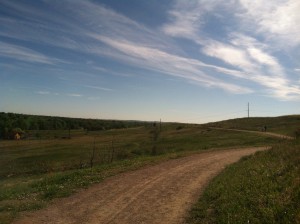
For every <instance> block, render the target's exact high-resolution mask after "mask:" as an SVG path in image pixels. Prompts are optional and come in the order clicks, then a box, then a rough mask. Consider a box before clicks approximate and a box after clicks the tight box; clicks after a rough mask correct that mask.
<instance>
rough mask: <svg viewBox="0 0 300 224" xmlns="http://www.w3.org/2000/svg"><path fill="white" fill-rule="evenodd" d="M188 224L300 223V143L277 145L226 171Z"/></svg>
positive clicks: (210, 189) (244, 159)
mask: <svg viewBox="0 0 300 224" xmlns="http://www.w3.org/2000/svg"><path fill="white" fill-rule="evenodd" d="M187 223H189V224H196V223H300V142H299V141H298V142H295V141H293V142H289V143H286V142H285V143H283V144H278V145H276V146H274V147H273V149H271V150H270V151H264V152H259V153H256V154H255V155H253V156H249V157H246V158H243V159H242V160H241V161H240V162H238V163H236V164H233V165H231V166H229V167H228V168H226V169H225V170H224V171H223V172H222V173H221V174H220V175H219V176H217V177H216V178H215V179H214V180H213V181H212V182H211V183H210V185H209V186H208V187H207V189H206V190H205V192H204V194H203V196H202V197H201V199H200V200H199V201H198V203H197V204H196V205H195V206H194V207H193V209H192V210H191V212H190V217H189V219H188V220H187Z"/></svg>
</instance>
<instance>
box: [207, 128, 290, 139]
mask: <svg viewBox="0 0 300 224" xmlns="http://www.w3.org/2000/svg"><path fill="white" fill-rule="evenodd" d="M211 128H212V129H216V130H227V131H238V132H248V133H255V134H259V135H267V136H272V137H276V138H281V139H287V140H293V139H295V138H294V137H291V136H288V135H281V134H277V133H274V132H263V131H251V130H242V129H233V128H216V127H211Z"/></svg>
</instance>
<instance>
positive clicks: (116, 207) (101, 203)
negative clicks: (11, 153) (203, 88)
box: [15, 147, 266, 224]
mask: <svg viewBox="0 0 300 224" xmlns="http://www.w3.org/2000/svg"><path fill="white" fill-rule="evenodd" d="M265 149H266V147H259V148H244V149H231V150H223V151H210V152H204V153H201V154H196V155H192V156H189V157H184V158H180V159H174V160H170V161H167V162H164V163H161V164H159V165H155V166H152V167H146V168H144V169H141V170H137V171H132V172H127V173H123V174H120V175H117V176H114V177H111V178H108V179H106V180H105V181H103V182H102V183H100V184H96V185H94V186H92V187H90V188H88V189H86V190H82V191H80V192H78V193H76V194H74V195H72V196H71V197H68V198H64V199H59V200H55V201H54V202H53V203H52V204H51V205H50V206H49V207H48V208H46V209H43V210H40V211H37V212H33V213H26V214H23V216H22V217H20V218H19V219H18V220H16V221H15V223H22V224H29V223H30V224H34V223H36V224H37V223H38V224H42V223H47V224H51V223H55V224H58V223H62V224H68V223H89V224H93V223H99V224H100V223H101V224H106V223H109V224H113V223H115V224H122V223H151V224H154V223H165V224H166V223H172V224H174V223H182V222H183V221H184V218H185V215H186V213H187V212H188V211H189V209H190V208H191V206H192V204H193V203H195V201H196V200H197V199H198V197H199V195H200V194H201V192H202V190H203V189H204V187H205V186H206V185H207V183H208V182H209V181H210V180H211V179H212V177H214V176H215V175H216V174H218V173H219V172H220V171H221V170H222V169H224V167H225V166H226V165H228V164H231V163H234V162H236V161H238V160H239V159H240V158H241V157H242V156H246V155H249V154H252V153H254V152H256V151H260V150H265Z"/></svg>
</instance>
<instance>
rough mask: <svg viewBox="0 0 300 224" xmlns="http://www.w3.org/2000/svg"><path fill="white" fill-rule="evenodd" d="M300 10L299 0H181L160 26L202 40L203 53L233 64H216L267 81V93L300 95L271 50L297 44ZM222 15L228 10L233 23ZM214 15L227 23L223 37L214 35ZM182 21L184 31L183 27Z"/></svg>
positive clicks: (241, 76) (234, 73)
mask: <svg viewBox="0 0 300 224" xmlns="http://www.w3.org/2000/svg"><path fill="white" fill-rule="evenodd" d="M229 9H230V10H229ZM299 10H300V2H299V1H297V0H289V1H285V2H283V1H279V0H278V1H272V2H263V1H259V0H254V1H253V0H239V1H226V2H224V1H218V0H214V1H209V3H208V1H206V0H198V1H193V2H192V3H191V2H183V1H180V0H178V1H176V4H175V5H174V7H173V8H172V9H171V10H170V11H169V14H170V22H168V23H167V24H165V25H163V26H162V31H163V32H164V33H166V34H167V35H170V36H173V37H180V38H182V37H184V38H187V39H189V40H191V41H193V42H194V43H196V44H198V45H199V48H200V50H201V52H202V53H203V54H205V55H207V56H210V57H213V58H216V59H219V60H221V61H223V62H225V63H226V64H227V66H226V67H227V68H231V69H230V70H229V71H226V70H227V68H225V67H223V68H221V67H220V66H219V67H218V69H216V70H217V71H219V72H221V73H224V74H227V75H230V76H234V77H237V78H239V79H244V80H249V81H252V82H254V83H256V84H258V85H260V86H263V87H264V88H265V90H263V89H262V91H263V92H265V94H267V95H269V96H273V97H275V98H278V99H282V100H293V99H300V87H299V86H297V85H294V84H293V81H290V80H289V77H288V75H287V73H286V71H285V68H284V67H283V66H282V64H281V63H280V62H279V60H278V59H277V58H276V57H275V56H274V55H272V53H273V52H274V51H276V50H278V49H280V48H285V47H286V46H282V43H283V42H289V43H288V46H299V43H300V41H299V38H300V27H299V26H298V25H296V24H299V23H300V16H299V13H296V12H297V11H299ZM189 12H191V14H189ZM228 12H230V13H228ZM187 15H190V17H189V16H187ZM223 15H228V16H227V18H226V20H230V21H231V23H230V25H231V26H230V27H229V26H227V24H226V20H223V21H220V18H222V17H223ZM208 18H210V19H208ZM211 18H213V19H215V20H218V21H219V22H221V23H223V26H224V29H223V32H224V33H223V34H222V37H223V38H222V39H216V38H217V37H216V36H213V35H211V33H210V30H207V27H206V23H209V21H211ZM233 24H235V26H232V25H233ZM183 25H184V28H183V29H185V31H184V30H180V29H181V27H182V26H183ZM226 26H227V27H226ZM246 33H247V34H246ZM250 33H251V35H249V34H250ZM258 35H260V36H258ZM278 35H279V36H278ZM277 38H279V41H278V39H277ZM259 39H260V40H259ZM270 40H271V41H272V47H271V45H270V43H269V42H270ZM274 44H275V45H274ZM274 46H275V49H274Z"/></svg>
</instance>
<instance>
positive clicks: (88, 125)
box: [0, 112, 145, 139]
mask: <svg viewBox="0 0 300 224" xmlns="http://www.w3.org/2000/svg"><path fill="white" fill-rule="evenodd" d="M142 125H145V122H142V121H121V120H100V119H83V118H68V117H53V116H40V115H26V114H15V113H4V112H0V138H2V139H12V138H13V136H14V135H15V134H16V133H19V134H22V133H25V132H26V131H27V130H68V129H69V130H70V129H85V130H88V131H98V130H109V129H120V128H130V127H137V126H142Z"/></svg>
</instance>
